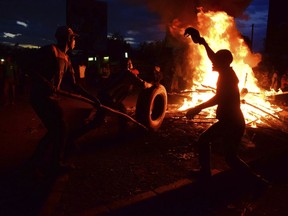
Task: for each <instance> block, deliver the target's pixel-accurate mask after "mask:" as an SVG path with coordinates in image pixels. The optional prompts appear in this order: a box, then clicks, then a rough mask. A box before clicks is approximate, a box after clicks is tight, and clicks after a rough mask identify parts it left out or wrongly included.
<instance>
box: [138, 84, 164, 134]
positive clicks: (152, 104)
mask: <svg viewBox="0 0 288 216" xmlns="http://www.w3.org/2000/svg"><path fill="white" fill-rule="evenodd" d="M166 109H167V91H166V89H165V87H164V86H163V85H158V86H153V87H151V88H148V89H144V90H143V91H142V92H140V94H139V95H138V99H137V104H136V120H137V121H138V122H140V123H141V124H143V125H145V126H146V127H147V128H148V129H149V130H152V131H157V130H158V129H159V127H160V126H161V124H162V122H163V120H164V118H165V113H166Z"/></svg>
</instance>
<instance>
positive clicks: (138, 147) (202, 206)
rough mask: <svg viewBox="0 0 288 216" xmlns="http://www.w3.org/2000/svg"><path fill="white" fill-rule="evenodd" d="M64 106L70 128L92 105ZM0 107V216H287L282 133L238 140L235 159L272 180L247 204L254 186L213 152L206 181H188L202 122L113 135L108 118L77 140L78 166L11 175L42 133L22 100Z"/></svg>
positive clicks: (173, 122) (254, 132)
mask: <svg viewBox="0 0 288 216" xmlns="http://www.w3.org/2000/svg"><path fill="white" fill-rule="evenodd" d="M66 102H67V104H70V105H69V106H67V107H70V108H69V109H68V108H67V115H68V116H69V115H72V116H73V119H74V121H73V122H71V127H74V126H76V125H77V124H78V123H79V122H81V120H82V119H83V117H85V116H87V115H88V113H89V110H90V109H91V107H90V106H89V105H87V104H84V103H78V102H77V103H75V102H73V101H66ZM127 106H128V107H130V106H133V104H127ZM0 109H1V110H0V115H1V116H0V117H1V122H0V138H1V144H0V145H1V151H0V156H1V163H0V168H1V169H0V171H1V190H2V191H1V195H0V214H1V215H9V216H10V215H53V216H54V215H101V214H102V215H103V214H104V215H145V216H146V215H215V216H220V215H221V216H225V215H229V216H230V215H232V216H233V215H241V213H242V215H251V216H252V215H253V216H257V215H271V216H274V215H277V216H281V215H284V214H285V215H286V214H287V207H286V204H287V201H288V199H287V197H288V196H287V194H288V188H287V183H288V177H287V168H286V164H287V162H288V159H287V136H286V134H283V133H280V132H279V131H278V130H273V129H269V128H268V129H264V128H263V129H261V130H258V129H252V128H251V129H249V130H248V132H249V133H248V134H247V136H246V137H245V138H246V139H247V140H244V144H245V145H243V147H242V149H241V151H240V155H241V157H242V158H244V159H245V160H246V161H248V162H250V163H251V165H253V166H254V167H255V168H256V169H257V170H258V171H259V172H261V173H263V174H264V175H265V176H266V177H267V178H268V179H269V180H271V182H272V183H273V184H272V187H271V188H270V189H268V190H267V191H266V192H265V193H263V194H262V195H261V196H260V197H259V198H257V199H254V201H255V202H252V201H251V195H253V194H254V192H255V191H256V190H255V188H254V187H250V188H249V187H247V184H246V183H245V181H244V179H242V178H239V177H237V176H235V175H234V174H233V172H231V171H229V169H227V167H226V166H225V164H223V163H222V162H221V157H218V156H217V154H216V156H214V158H213V163H214V167H213V172H214V174H215V175H214V176H213V178H212V180H211V181H210V182H208V183H207V182H201V181H199V180H197V179H194V178H190V177H189V176H188V173H189V172H188V171H189V170H190V169H192V168H193V167H194V166H197V154H196V152H195V149H194V146H193V144H194V143H195V140H196V139H197V137H198V135H199V133H201V131H203V130H204V129H205V128H206V127H207V126H208V125H207V123H204V124H197V125H196V124H192V123H191V122H185V121H181V120H179V119H178V118H173V117H172V116H169V115H167V118H166V119H165V121H164V123H163V127H161V130H160V131H159V132H157V133H155V134H147V133H143V131H142V130H139V128H137V127H135V125H133V124H132V125H131V130H130V131H129V133H127V134H125V135H124V136H117V127H116V126H117V121H116V120H115V119H116V118H115V116H109V118H108V119H107V123H106V124H105V125H103V126H102V127H100V128H97V129H96V130H92V131H91V132H89V133H88V134H86V135H85V136H83V137H81V138H80V139H79V140H77V142H76V145H77V149H76V150H75V151H74V152H73V153H72V155H71V160H72V161H73V162H74V163H75V164H76V165H78V166H79V169H76V170H74V171H72V172H70V173H68V174H66V175H62V176H58V177H57V178H56V177H55V176H51V177H50V178H43V179H35V178H34V177H33V176H21V178H20V177H19V178H17V177H15V175H13V174H12V173H13V172H11V171H13V170H14V169H15V168H17V167H18V166H19V165H21V164H22V163H23V162H25V161H26V160H27V158H29V156H30V155H31V154H32V153H33V151H34V149H35V146H36V145H37V141H38V140H39V139H40V138H41V137H42V136H43V134H44V133H45V128H43V126H42V124H41V122H40V121H39V119H38V118H37V116H36V115H35V114H34V112H33V110H32V109H31V107H30V106H29V104H28V103H27V101H26V100H25V99H22V100H20V101H19V102H18V103H17V104H16V105H14V106H10V107H1V108H0ZM76 111H77V112H76ZM77 122H78V123H77ZM250 141H253V143H251V142H250ZM285 170H286V172H285ZM208 188H209V190H208ZM254 195H255V194H254ZM247 203H249V204H254V205H247ZM252 207H253V208H252ZM245 210H247V211H246V213H245V214H244V212H245Z"/></svg>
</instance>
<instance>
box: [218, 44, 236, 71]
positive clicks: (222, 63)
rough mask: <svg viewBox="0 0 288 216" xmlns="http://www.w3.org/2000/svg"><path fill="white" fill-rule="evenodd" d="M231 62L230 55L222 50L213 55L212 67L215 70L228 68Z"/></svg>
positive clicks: (227, 51) (231, 57)
mask: <svg viewBox="0 0 288 216" xmlns="http://www.w3.org/2000/svg"><path fill="white" fill-rule="evenodd" d="M232 61H233V56H232V53H231V52H230V51H229V50H227V49H222V50H219V51H217V52H216V53H215V60H214V61H213V67H214V69H216V70H217V69H221V68H225V67H229V66H230V64H231V63H232Z"/></svg>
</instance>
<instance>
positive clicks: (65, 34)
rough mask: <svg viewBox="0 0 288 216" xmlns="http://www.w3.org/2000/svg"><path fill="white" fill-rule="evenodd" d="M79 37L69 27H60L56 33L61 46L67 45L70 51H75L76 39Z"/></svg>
mask: <svg viewBox="0 0 288 216" xmlns="http://www.w3.org/2000/svg"><path fill="white" fill-rule="evenodd" d="M78 36H79V35H78V34H76V33H74V32H73V30H72V29H71V28H69V27H68V26H59V27H58V28H57V29H56V32H55V38H56V40H57V43H58V44H59V45H62V46H64V45H67V47H68V49H74V47H75V38H76V37H78Z"/></svg>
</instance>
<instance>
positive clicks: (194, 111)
mask: <svg viewBox="0 0 288 216" xmlns="http://www.w3.org/2000/svg"><path fill="white" fill-rule="evenodd" d="M200 111H201V109H200V108H199V107H197V106H196V107H192V108H190V109H188V111H187V112H186V118H187V119H192V118H194V116H195V115H197V114H198V113H199V112H200Z"/></svg>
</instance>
